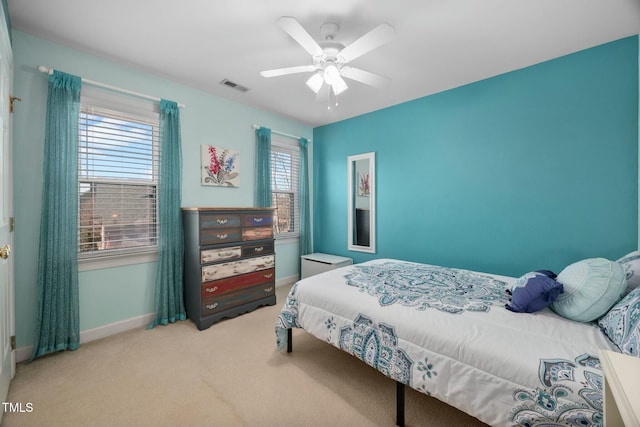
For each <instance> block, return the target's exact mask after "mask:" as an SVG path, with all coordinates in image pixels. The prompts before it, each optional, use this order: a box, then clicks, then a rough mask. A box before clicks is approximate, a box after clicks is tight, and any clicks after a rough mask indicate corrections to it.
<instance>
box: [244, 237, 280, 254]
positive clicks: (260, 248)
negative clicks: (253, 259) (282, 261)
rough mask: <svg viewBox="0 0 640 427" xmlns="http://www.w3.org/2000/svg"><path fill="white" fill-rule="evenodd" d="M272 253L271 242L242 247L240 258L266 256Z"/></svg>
mask: <svg viewBox="0 0 640 427" xmlns="http://www.w3.org/2000/svg"><path fill="white" fill-rule="evenodd" d="M272 253H273V240H270V241H268V242H261V243H251V244H247V245H243V246H242V256H254V255H268V254H272Z"/></svg>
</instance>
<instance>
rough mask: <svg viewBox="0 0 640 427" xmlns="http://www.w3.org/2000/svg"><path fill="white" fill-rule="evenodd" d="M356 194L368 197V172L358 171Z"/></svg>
mask: <svg viewBox="0 0 640 427" xmlns="http://www.w3.org/2000/svg"><path fill="white" fill-rule="evenodd" d="M358 196H360V197H369V174H368V173H362V172H358Z"/></svg>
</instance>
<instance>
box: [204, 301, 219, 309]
mask: <svg viewBox="0 0 640 427" xmlns="http://www.w3.org/2000/svg"><path fill="white" fill-rule="evenodd" d="M217 306H218V303H217V302H216V303H213V304H207V308H208V309H209V310H212V309H214V308H216V307H217Z"/></svg>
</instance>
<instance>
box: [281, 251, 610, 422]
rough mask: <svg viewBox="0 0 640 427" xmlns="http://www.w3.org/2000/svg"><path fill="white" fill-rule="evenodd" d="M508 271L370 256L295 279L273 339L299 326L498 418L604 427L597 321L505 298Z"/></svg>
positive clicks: (487, 418)
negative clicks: (524, 307) (520, 306)
mask: <svg viewBox="0 0 640 427" xmlns="http://www.w3.org/2000/svg"><path fill="white" fill-rule="evenodd" d="M514 281H515V279H514V278H510V277H504V276H495V275H487V274H482V273H477V272H473V271H468V270H461V269H452V268H445V267H438V266H432V265H426V264H417V263H410V262H405V261H397V260H389V259H382V260H375V261H370V262H366V263H363V264H356V265H352V266H348V267H343V268H340V269H336V270H332V271H329V272H327V273H323V274H320V275H317V276H312V277H309V278H307V279H304V280H301V281H299V282H298V283H296V284H295V285H294V286H293V287H292V289H291V291H290V293H289V295H288V297H287V301H286V302H285V304H284V306H283V308H282V310H281V313H280V315H279V316H278V319H277V322H276V336H277V344H278V348H279V349H283V348H285V347H286V340H287V334H286V330H287V329H288V328H302V329H304V330H306V331H307V332H309V333H311V334H312V335H315V336H316V337H318V338H320V339H322V340H325V341H327V342H328V343H330V344H332V345H334V346H336V347H338V348H340V349H342V350H344V351H346V352H347V353H349V354H351V355H353V356H356V357H358V358H359V359H361V360H362V361H364V362H365V363H367V364H369V365H370V366H372V367H374V368H376V369H377V370H379V371H380V372H382V373H383V374H385V375H386V376H388V377H390V378H392V379H394V380H397V381H400V382H402V383H404V384H407V385H409V386H410V387H412V388H414V389H416V390H418V391H420V392H422V393H425V394H427V395H430V396H434V397H436V398H438V399H440V400H442V401H444V402H447V403H448V404H450V405H452V406H455V407H457V408H458V409H460V410H462V411H465V412H467V413H468V414H470V415H472V416H475V417H476V418H478V419H480V420H481V421H483V422H485V423H487V424H490V425H495V426H514V425H517V426H602V423H603V417H602V384H603V381H602V370H601V367H600V361H599V360H598V358H597V355H598V350H600V349H607V350H614V348H613V345H612V344H611V343H610V342H609V341H608V340H607V338H606V337H605V336H604V335H603V334H602V333H601V332H600V330H599V329H598V328H597V327H594V326H592V325H590V324H585V323H578V322H573V321H570V320H567V319H564V318H562V317H560V316H557V315H556V314H554V313H553V312H551V311H550V310H548V309H546V310H543V311H541V312H538V313H535V314H528V313H513V312H511V311H508V310H506V309H505V308H504V305H505V303H506V302H507V301H508V297H507V296H506V294H505V288H507V287H508V286H509V285H510V284H511V283H513V282H514Z"/></svg>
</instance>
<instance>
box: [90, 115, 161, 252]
mask: <svg viewBox="0 0 640 427" xmlns="http://www.w3.org/2000/svg"><path fill="white" fill-rule="evenodd" d="M79 120H80V121H79V129H80V135H79V136H80V137H79V147H78V181H79V189H78V190H79V191H78V197H79V240H80V241H79V256H80V258H92V257H102V256H108V255H117V254H123V253H129V252H137V251H140V250H149V249H155V248H156V245H157V227H158V224H157V215H156V206H157V182H158V181H157V171H158V135H159V131H158V120H157V117H156V119H155V120H153V119H149V118H148V115H147V117H144V115H140V116H136V115H133V114H131V113H122V112H119V111H114V110H111V109H106V108H101V107H95V106H92V105H86V104H83V106H82V107H81V112H80V118H79Z"/></svg>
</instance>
